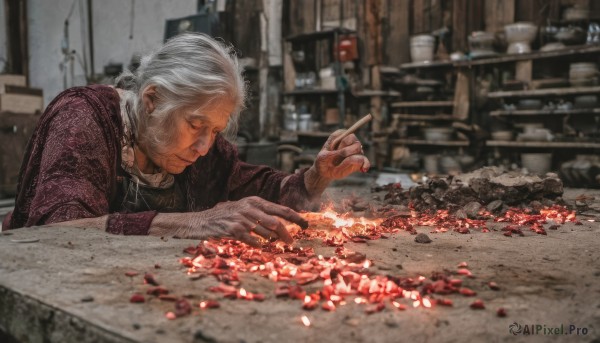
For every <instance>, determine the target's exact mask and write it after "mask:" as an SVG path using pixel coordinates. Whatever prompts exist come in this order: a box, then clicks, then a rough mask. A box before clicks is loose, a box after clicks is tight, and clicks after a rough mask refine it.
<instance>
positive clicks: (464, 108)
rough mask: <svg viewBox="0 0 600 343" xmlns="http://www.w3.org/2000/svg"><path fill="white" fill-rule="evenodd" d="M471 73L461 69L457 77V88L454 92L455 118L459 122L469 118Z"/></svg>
mask: <svg viewBox="0 0 600 343" xmlns="http://www.w3.org/2000/svg"><path fill="white" fill-rule="evenodd" d="M468 72H469V71H467V70H466V69H460V70H459V71H458V75H457V77H456V88H455V91H454V111H453V116H454V117H455V118H456V119H458V120H466V119H467V118H469V89H470V87H469V75H468V74H467V73H468Z"/></svg>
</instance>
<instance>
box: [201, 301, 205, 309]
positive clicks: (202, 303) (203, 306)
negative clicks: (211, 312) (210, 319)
mask: <svg viewBox="0 0 600 343" xmlns="http://www.w3.org/2000/svg"><path fill="white" fill-rule="evenodd" d="M200 308H201V309H205V308H206V301H201V302H200Z"/></svg>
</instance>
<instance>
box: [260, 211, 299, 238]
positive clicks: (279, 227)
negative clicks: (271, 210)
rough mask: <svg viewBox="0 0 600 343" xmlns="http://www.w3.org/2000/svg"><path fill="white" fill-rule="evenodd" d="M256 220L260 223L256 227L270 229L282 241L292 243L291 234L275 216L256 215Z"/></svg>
mask: <svg viewBox="0 0 600 343" xmlns="http://www.w3.org/2000/svg"><path fill="white" fill-rule="evenodd" d="M257 221H258V222H259V223H260V226H258V227H262V228H264V229H267V230H270V231H272V232H273V234H276V235H277V238H278V239H280V240H282V241H283V242H285V243H287V244H292V243H294V239H293V238H292V235H290V233H289V232H288V231H287V229H286V228H285V226H284V225H283V224H282V223H281V222H280V221H279V220H277V218H275V217H272V216H270V215H267V214H265V215H259V216H257ZM258 227H257V228H258ZM261 236H262V235H261ZM263 237H264V236H263Z"/></svg>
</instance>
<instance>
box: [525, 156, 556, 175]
mask: <svg viewBox="0 0 600 343" xmlns="http://www.w3.org/2000/svg"><path fill="white" fill-rule="evenodd" d="M521 164H522V165H523V168H527V170H529V171H530V172H531V173H535V174H540V175H543V174H546V173H547V172H549V171H550V168H551V166H552V154H547V153H523V154H521Z"/></svg>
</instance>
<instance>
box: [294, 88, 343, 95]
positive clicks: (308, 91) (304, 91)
mask: <svg viewBox="0 0 600 343" xmlns="http://www.w3.org/2000/svg"><path fill="white" fill-rule="evenodd" d="M337 93H338V90H337V89H320V88H309V89H296V90H293V91H289V92H283V95H326V94H337Z"/></svg>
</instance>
